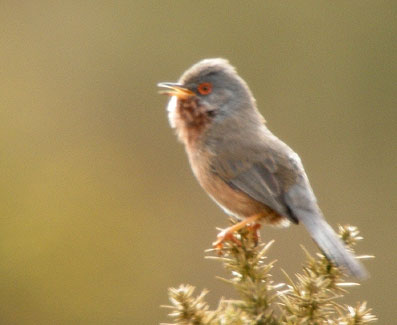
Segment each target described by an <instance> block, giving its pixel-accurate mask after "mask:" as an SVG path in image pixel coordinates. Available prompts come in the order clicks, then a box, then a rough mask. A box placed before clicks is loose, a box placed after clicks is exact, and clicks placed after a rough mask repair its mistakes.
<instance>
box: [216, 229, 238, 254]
mask: <svg viewBox="0 0 397 325" xmlns="http://www.w3.org/2000/svg"><path fill="white" fill-rule="evenodd" d="M234 232H235V230H234V229H233V227H229V228H226V229H224V230H222V231H221V232H220V233H219V234H218V236H217V240H216V241H214V242H213V243H212V246H213V247H214V248H215V249H217V250H219V252H222V249H223V244H224V242H225V241H228V240H230V241H232V242H233V243H235V244H236V245H238V246H241V241H239V240H238V239H237V238H236V237H235V236H234Z"/></svg>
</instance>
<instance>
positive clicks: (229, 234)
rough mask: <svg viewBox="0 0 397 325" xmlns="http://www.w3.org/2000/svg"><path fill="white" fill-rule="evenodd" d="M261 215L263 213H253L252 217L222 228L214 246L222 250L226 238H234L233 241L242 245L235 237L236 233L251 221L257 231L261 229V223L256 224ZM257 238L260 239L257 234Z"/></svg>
mask: <svg viewBox="0 0 397 325" xmlns="http://www.w3.org/2000/svg"><path fill="white" fill-rule="evenodd" d="M260 217H261V215H259V214H256V215H253V216H251V217H248V218H245V219H244V220H242V221H240V222H238V223H236V224H235V225H233V226H231V227H228V228H226V229H224V230H222V231H221V232H220V233H219V234H218V236H217V237H218V239H217V240H216V241H215V242H214V243H213V244H212V246H213V247H214V248H217V249H219V250H222V248H223V243H224V242H225V241H226V240H232V241H233V242H235V243H236V244H238V245H241V243H240V241H239V240H238V239H237V238H236V237H234V233H235V232H236V231H238V230H240V229H241V228H243V227H245V226H246V225H247V224H249V223H254V225H253V226H252V227H253V229H254V231H255V233H256V231H257V230H258V229H259V227H260V225H259V224H256V221H257V220H258V219H259V218H260ZM256 238H257V239H258V236H257V235H256Z"/></svg>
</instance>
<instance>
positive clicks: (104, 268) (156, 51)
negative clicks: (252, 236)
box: [0, 0, 397, 325]
mask: <svg viewBox="0 0 397 325" xmlns="http://www.w3.org/2000/svg"><path fill="white" fill-rule="evenodd" d="M395 4H396V2H395V1H362V0H357V1H317V0H312V1H251V2H249V1H245V2H243V1H241V2H240V1H217V2H213V1H200V2H198V1H132V0H131V1H5V0H3V1H1V2H0V27H1V32H0V42H1V43H0V135H1V141H0V155H1V156H0V157H1V159H0V172H1V177H0V222H1V224H0V244H1V245H0V249H1V256H0V289H1V290H0V323H1V324H7V325H8V324H156V323H158V322H159V321H166V320H167V317H166V311H165V310H162V309H160V308H159V305H160V304H165V303H167V287H169V286H175V285H178V284H179V283H191V284H194V285H196V286H198V287H199V288H200V289H201V288H203V287H207V288H209V289H211V294H210V295H209V300H210V301H211V303H213V304H214V303H215V301H217V299H218V297H219V296H221V295H225V296H227V297H230V296H231V295H232V294H233V292H232V291H230V290H229V289H228V287H227V286H226V285H224V284H223V283H221V282H219V281H217V280H216V279H214V276H215V274H221V273H222V268H221V266H220V265H218V264H217V263H216V262H213V261H208V260H204V259H203V258H202V256H203V251H204V249H206V248H208V247H209V245H210V243H211V241H212V240H213V239H214V238H215V235H216V231H215V226H225V225H227V222H226V217H225V215H224V214H223V213H222V212H221V210H219V209H218V208H217V207H216V206H215V205H214V204H213V203H212V202H211V201H210V200H209V199H208V198H207V197H206V195H205V194H204V193H203V192H202V191H201V189H200V188H199V186H198V185H197V184H196V182H195V180H194V178H193V177H192V175H191V172H190V170H189V166H188V164H187V161H186V159H185V154H184V152H183V147H182V146H181V145H179V144H177V143H176V141H175V137H174V135H173V133H172V131H171V130H170V129H169V127H168V122H167V119H166V114H165V109H164V108H165V105H166V98H164V97H161V96H158V95H157V89H156V83H157V82H159V81H174V80H176V79H177V78H178V76H179V75H180V74H181V73H182V72H183V70H184V69H186V68H187V67H189V66H190V65H191V64H193V63H195V62H196V61H197V60H199V59H202V58H206V57H217V56H221V57H226V58H228V59H229V60H230V61H231V62H232V63H233V64H234V65H236V66H237V67H238V71H239V72H240V74H241V75H242V76H243V77H244V78H245V79H246V80H247V82H248V83H249V85H250V86H251V88H252V91H253V92H254V94H255V96H256V98H257V101H258V105H259V107H260V110H261V111H262V112H263V114H264V115H265V116H266V118H267V120H268V124H269V126H270V128H271V129H272V130H273V131H274V132H275V133H276V134H277V135H279V136H280V137H281V138H282V139H284V140H285V141H286V142H288V143H289V144H290V145H291V146H292V147H293V148H294V149H295V150H296V151H297V152H299V153H300V155H301V157H302V159H303V162H304V163H305V166H306V169H307V171H308V174H309V177H310V178H311V181H312V185H313V187H314V189H315V192H316V193H317V196H318V198H319V201H320V204H321V206H322V208H323V210H324V212H325V214H326V215H327V217H328V220H329V222H330V223H331V224H332V225H333V226H335V225H336V224H337V223H338V222H342V223H352V224H354V225H358V226H359V227H360V229H361V231H362V233H363V235H364V236H365V241H364V242H363V243H362V244H361V245H360V247H359V252H361V253H368V254H375V255H376V257H377V258H376V260H374V261H371V262H369V263H367V265H368V269H369V270H370V272H371V274H372V278H371V279H370V280H369V281H367V282H365V283H364V284H363V285H362V287H360V288H356V289H354V290H353V293H352V294H351V295H350V296H349V297H348V299H347V300H346V302H348V303H354V302H355V301H356V300H368V301H369V305H370V306H371V307H373V308H374V310H375V313H376V314H377V315H378V316H379V317H380V318H381V321H380V324H391V323H392V322H393V321H392V319H395V318H394V316H395V301H396V294H395V292H396V286H395V284H396V274H397V272H396V263H395V260H396V249H395V245H396V241H395V233H396V229H395V228H396V200H395V199H396V187H395V183H396V172H395V167H396V115H397V114H396V108H397V105H396V104H397V103H396V84H397V83H396V62H397V58H396V50H397V46H396V27H397V24H396V5H395ZM262 234H263V237H265V238H266V239H272V238H276V239H277V242H276V244H275V246H274V248H273V249H272V251H271V258H277V259H278V261H279V262H278V264H277V268H276V271H275V278H276V280H280V281H284V278H283V277H282V275H281V274H280V272H279V268H280V267H282V268H285V269H287V270H288V271H289V272H291V273H292V272H294V270H296V269H298V267H299V265H300V263H301V262H302V260H303V253H302V252H301V249H300V248H299V244H300V243H303V244H305V245H306V246H308V247H309V248H310V249H314V245H313V244H312V243H311V240H310V239H309V238H308V236H307V235H306V233H305V231H304V229H303V228H302V227H293V228H291V229H289V230H285V231H281V230H274V229H269V228H266V229H263V230H262ZM295 242H296V243H295Z"/></svg>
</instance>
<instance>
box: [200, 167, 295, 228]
mask: <svg viewBox="0 0 397 325" xmlns="http://www.w3.org/2000/svg"><path fill="white" fill-rule="evenodd" d="M198 166H200V167H201V168H197V167H198ZM192 167H193V172H194V174H195V176H196V178H197V180H198V181H199V183H200V185H201V186H202V187H203V189H204V190H205V191H206V192H207V194H208V195H209V196H210V197H211V198H212V199H213V200H214V201H215V202H216V203H217V204H218V205H219V206H220V207H221V208H222V209H223V210H224V211H225V212H226V213H227V214H229V215H232V216H235V217H237V218H239V219H243V218H246V217H250V216H253V215H258V214H259V215H261V216H262V218H261V222H263V223H267V224H272V225H275V226H287V225H288V224H289V221H288V219H287V218H285V217H283V216H281V215H280V214H278V213H277V212H275V211H274V210H272V209H271V208H269V207H268V206H266V205H265V204H263V203H261V202H259V201H257V200H254V199H253V198H251V197H250V196H249V195H247V194H246V193H244V192H242V191H240V190H238V189H235V188H232V187H231V186H230V185H228V184H226V183H225V182H224V181H223V180H222V179H221V178H219V177H218V176H217V175H216V174H214V173H212V172H211V171H210V169H209V168H203V167H204V166H203V164H199V165H196V164H192Z"/></svg>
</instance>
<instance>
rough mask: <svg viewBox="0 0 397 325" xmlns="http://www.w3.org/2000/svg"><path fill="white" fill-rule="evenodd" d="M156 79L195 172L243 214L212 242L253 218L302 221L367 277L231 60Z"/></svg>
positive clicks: (337, 257)
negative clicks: (164, 79)
mask: <svg viewBox="0 0 397 325" xmlns="http://www.w3.org/2000/svg"><path fill="white" fill-rule="evenodd" d="M158 86H159V87H161V89H162V90H161V91H160V93H162V94H166V95H168V96H171V98H170V100H169V102H168V105H167V111H168V118H169V123H170V125H171V127H172V128H173V129H175V132H176V135H177V137H178V139H179V141H181V142H182V143H183V144H184V146H185V150H186V153H187V156H188V160H189V162H190V166H191V169H192V171H193V174H194V175H195V177H196V178H197V180H198V182H199V184H200V185H201V187H202V188H203V189H204V190H205V192H207V194H208V195H209V196H210V197H211V199H213V200H214V201H215V202H216V203H217V204H218V205H219V206H220V207H221V208H222V209H223V210H224V211H225V212H226V214H228V215H229V216H232V217H235V218H237V220H238V222H237V223H235V224H234V225H232V226H231V227H229V228H226V229H224V230H222V231H221V232H220V233H219V234H218V237H217V240H216V241H215V242H214V246H215V247H217V248H221V247H222V244H223V242H224V241H226V240H230V239H233V233H235V232H236V231H238V230H239V229H241V228H243V227H245V226H248V225H256V224H269V225H274V226H288V225H289V224H291V223H293V224H299V223H301V224H303V225H304V226H305V228H306V229H307V231H308V232H309V234H310V235H311V237H312V239H313V240H314V241H315V243H316V244H317V245H318V246H319V248H320V249H321V250H322V252H323V253H324V254H325V256H327V258H328V259H329V260H330V261H331V262H332V263H334V264H335V265H337V266H341V267H343V268H344V269H346V271H347V273H348V274H349V275H351V276H353V277H354V278H356V279H364V278H366V277H367V275H368V274H367V271H366V270H365V268H364V267H363V265H362V264H361V263H360V262H359V261H358V260H357V258H356V257H355V256H354V254H353V253H352V252H351V251H350V250H349V249H348V248H347V247H346V246H345V245H344V243H343V242H342V240H341V239H340V238H339V237H338V235H337V234H336V233H335V231H334V230H333V229H332V227H331V226H330V225H329V224H328V223H327V221H326V220H325V218H324V216H323V213H322V212H321V210H320V208H319V206H318V203H317V200H316V197H315V195H314V192H313V190H312V187H311V185H310V183H309V180H308V177H307V175H306V173H305V170H304V168H303V165H302V162H301V159H300V157H299V156H298V154H297V153H295V152H294V151H293V150H292V149H291V148H290V147H289V146H288V145H287V144H285V143H284V142H283V141H282V140H280V139H279V138H278V137H277V136H275V135H274V134H273V133H272V132H271V131H270V130H269V129H268V127H267V126H266V122H265V119H264V118H263V116H262V115H261V113H260V112H259V110H258V108H257V105H256V101H255V99H254V96H253V95H252V93H251V90H250V89H249V87H248V85H247V83H246V82H245V81H244V80H243V79H242V78H241V77H240V76H239V74H238V73H237V71H236V69H235V68H234V67H233V66H232V65H231V64H230V63H229V61H227V60H226V59H223V58H213V59H204V60H201V61H199V62H198V63H196V64H194V65H193V66H192V67H190V68H189V69H187V70H186V71H185V72H184V73H183V74H182V76H181V77H180V79H179V80H178V82H176V83H171V82H162V83H159V84H158Z"/></svg>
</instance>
